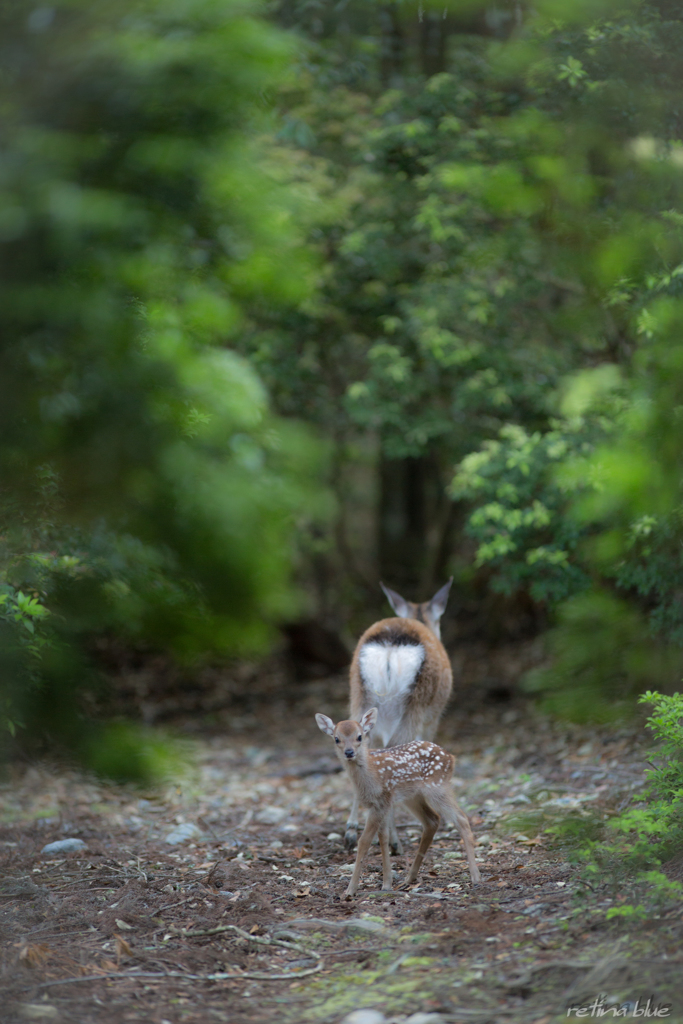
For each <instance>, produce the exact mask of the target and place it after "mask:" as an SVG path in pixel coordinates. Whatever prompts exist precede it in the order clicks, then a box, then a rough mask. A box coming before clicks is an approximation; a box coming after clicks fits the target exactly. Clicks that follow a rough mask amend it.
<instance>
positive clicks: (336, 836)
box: [327, 832, 341, 841]
mask: <svg viewBox="0 0 683 1024" xmlns="http://www.w3.org/2000/svg"><path fill="white" fill-rule="evenodd" d="M327 838H328V839H331V840H333V841H334V840H337V839H341V836H340V835H339V833H338V832H330V833H329V834H328V835H327Z"/></svg>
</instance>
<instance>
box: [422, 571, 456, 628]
mask: <svg viewBox="0 0 683 1024" xmlns="http://www.w3.org/2000/svg"><path fill="white" fill-rule="evenodd" d="M452 583H453V577H452V576H451V578H450V579H449V581H448V583H445V584H444V585H443V587H442V588H441V590H437V592H436V593H435V594H434V597H433V598H432V599H431V601H430V602H429V603H428V605H427V608H428V610H429V612H430V614H431V616H432V618H433V619H435V620H436V622H438V621H439V619H440V618H441V616H442V615H443V613H444V612H445V611H446V604H447V603H448V594H449V592H450V589H451V584H452Z"/></svg>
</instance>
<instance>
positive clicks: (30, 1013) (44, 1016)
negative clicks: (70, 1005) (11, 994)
mask: <svg viewBox="0 0 683 1024" xmlns="http://www.w3.org/2000/svg"><path fill="white" fill-rule="evenodd" d="M19 1013H20V1014H21V1016H22V1017H23V1018H24V1019H25V1020H54V1019H55V1018H56V1017H57V1016H58V1015H59V1010H58V1009H57V1007H56V1006H50V1004H49V1003H22V1004H21V1005H20V1007H19Z"/></svg>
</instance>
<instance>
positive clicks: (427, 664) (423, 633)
mask: <svg viewBox="0 0 683 1024" xmlns="http://www.w3.org/2000/svg"><path fill="white" fill-rule="evenodd" d="M394 630H396V631H397V632H398V631H400V632H402V633H407V634H409V635H411V636H413V637H414V638H415V639H416V640H417V641H419V643H421V644H422V646H423V647H424V650H425V659H424V662H423V664H422V668H421V669H420V672H419V674H418V677H417V681H416V683H415V686H414V687H413V690H412V692H411V693H410V694H409V696H408V699H407V701H406V706H405V713H404V718H403V721H402V723H401V726H400V728H399V730H397V732H396V733H395V734H394V736H392V737H391V739H390V741H389V743H388V744H387V746H394V745H395V744H397V743H408V742H409V741H410V740H414V739H432V737H433V736H434V735H435V733H436V729H437V726H438V724H439V719H440V718H441V715H442V714H443V710H444V708H445V707H446V704H447V703H448V698H449V697H450V695H451V690H452V689H453V670H452V669H451V663H450V660H449V658H448V655H447V654H446V650H445V648H444V646H443V644H442V643H441V641H440V640H439V639H437V637H435V636H434V634H433V632H432V631H431V629H430V628H429V626H427V625H424V624H423V623H422V622H418V621H417V620H416V619H399V618H392V619H380V621H379V622H375V623H374V625H372V626H370V627H369V629H366V630H365V632H364V633H363V635H362V637H361V638H360V640H359V641H358V644H357V646H356V650H355V651H354V655H353V660H352V662H351V670H350V675H349V688H350V698H351V699H350V714H351V718H352V719H353V720H354V721H356V722H358V721H360V719H361V716H362V715H363V714H364V713H365V712H366V711H367V710H368V709H369V708H370V707H371V706H372V705H371V704H370V703H369V701H368V697H367V694H366V691H365V685H364V683H363V679H362V677H361V674H360V668H359V658H360V651H361V648H362V647H363V646H364V644H366V643H368V641H371V640H378V639H380V638H381V637H382V636H386V635H387V634H389V633H391V632H392V631H394Z"/></svg>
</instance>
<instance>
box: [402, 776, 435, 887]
mask: <svg viewBox="0 0 683 1024" xmlns="http://www.w3.org/2000/svg"><path fill="white" fill-rule="evenodd" d="M406 805H407V806H408V807H409V808H410V810H411V811H412V812H413V814H414V815H415V817H416V818H417V819H418V821H420V822H422V835H421V837H420V845H419V846H418V848H417V853H416V854H415V858H414V860H413V863H412V864H411V865H410V871H409V872H408V877H407V878H406V882H408V883H412V882H414V881H415V879H416V878H417V876H418V873H419V871H420V868H421V867H422V861H423V860H424V859H425V854H426V852H427V850H428V849H429V847H430V846H431V845H432V839H433V838H434V836H435V835H436V830H437V829H438V827H439V822H440V821H441V819H440V818H439V815H438V814H437V813H436V811H434V810H433V809H432V808H431V807H430V806H429V804H428V803H427V801H426V800H425V799H424V797H421V796H417V797H415V799H414V800H411V801H410V802H409V803H408V801H406Z"/></svg>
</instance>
